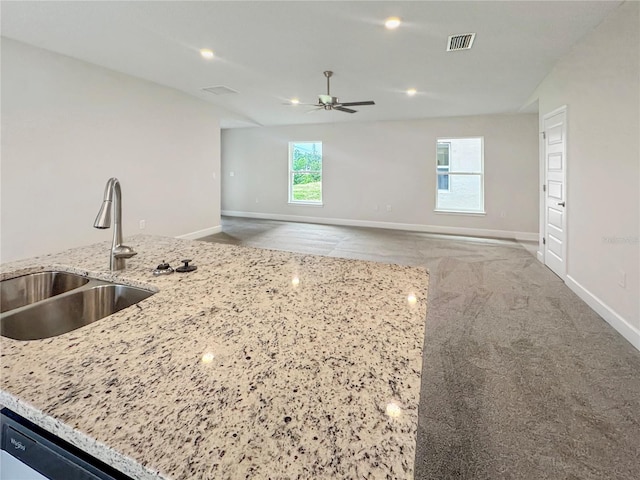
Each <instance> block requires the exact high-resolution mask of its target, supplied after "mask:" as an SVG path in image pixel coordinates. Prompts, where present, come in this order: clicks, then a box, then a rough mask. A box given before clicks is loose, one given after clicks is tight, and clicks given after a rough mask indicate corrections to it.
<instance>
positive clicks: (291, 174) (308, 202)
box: [287, 140, 324, 207]
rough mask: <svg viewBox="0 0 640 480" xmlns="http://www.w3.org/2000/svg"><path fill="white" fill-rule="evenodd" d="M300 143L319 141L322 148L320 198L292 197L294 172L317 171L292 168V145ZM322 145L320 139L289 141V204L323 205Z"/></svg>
mask: <svg viewBox="0 0 640 480" xmlns="http://www.w3.org/2000/svg"><path fill="white" fill-rule="evenodd" d="M302 143H319V144H320V146H321V148H322V149H323V153H321V154H320V170H319V172H320V200H295V199H294V198H293V185H294V184H293V178H294V175H295V174H296V173H304V174H313V173H318V171H316V170H293V150H294V145H298V144H302ZM323 147H324V146H323V145H322V141H321V140H296V141H290V142H289V158H288V160H287V163H288V177H289V179H288V187H287V198H288V200H287V203H288V204H289V205H304V206H308V207H322V206H323V205H324V194H323V183H324V182H323V176H324V175H323V172H324V148H323Z"/></svg>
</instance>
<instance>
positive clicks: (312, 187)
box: [289, 142, 322, 205]
mask: <svg viewBox="0 0 640 480" xmlns="http://www.w3.org/2000/svg"><path fill="white" fill-rule="evenodd" d="M289 203H301V204H311V205H322V142H290V143H289Z"/></svg>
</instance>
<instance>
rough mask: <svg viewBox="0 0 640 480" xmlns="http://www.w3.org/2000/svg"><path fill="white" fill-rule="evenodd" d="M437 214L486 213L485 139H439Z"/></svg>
mask: <svg viewBox="0 0 640 480" xmlns="http://www.w3.org/2000/svg"><path fill="white" fill-rule="evenodd" d="M436 176H437V186H438V188H437V190H436V211H439V212H454V213H484V139H483V138H482V137H472V138H439V139H438V142H437V150H436Z"/></svg>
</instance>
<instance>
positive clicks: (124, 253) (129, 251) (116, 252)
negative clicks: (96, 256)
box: [113, 245, 138, 258]
mask: <svg viewBox="0 0 640 480" xmlns="http://www.w3.org/2000/svg"><path fill="white" fill-rule="evenodd" d="M137 254H138V252H134V251H133V248H131V247H128V246H126V245H118V246H116V247H115V248H114V249H113V256H114V257H116V258H131V257H133V256H134V255H137Z"/></svg>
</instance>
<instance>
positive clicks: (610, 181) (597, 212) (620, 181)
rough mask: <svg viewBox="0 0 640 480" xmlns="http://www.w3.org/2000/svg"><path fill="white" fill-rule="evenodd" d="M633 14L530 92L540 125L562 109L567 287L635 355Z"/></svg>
mask: <svg viewBox="0 0 640 480" xmlns="http://www.w3.org/2000/svg"><path fill="white" fill-rule="evenodd" d="M639 10H640V4H639V3H638V2H627V3H625V4H623V5H622V6H620V7H619V8H618V9H617V10H615V11H614V12H613V13H612V14H611V15H610V16H609V17H607V19H605V21H604V22H603V23H602V24H601V25H599V26H598V27H597V28H596V29H595V30H594V31H593V32H592V33H591V34H590V35H588V36H587V37H586V38H585V39H584V40H583V41H582V42H580V44H579V45H578V46H577V47H576V48H574V50H573V51H572V52H570V54H569V55H567V56H566V57H565V58H563V59H562V60H561V61H560V62H559V63H558V64H557V65H556V66H555V68H554V69H553V70H552V72H551V73H550V74H549V76H548V77H547V78H546V79H545V80H544V81H543V82H542V84H541V85H540V86H539V87H538V90H537V94H536V95H537V96H538V99H539V109H540V120H541V121H542V117H543V116H544V115H545V114H546V113H548V112H551V111H553V110H554V109H556V108H558V107H560V106H562V105H567V128H568V130H567V218H568V225H567V231H568V236H567V274H568V277H567V284H568V285H569V286H570V287H572V288H573V289H574V290H575V291H576V292H577V293H578V294H579V295H581V296H582V297H583V298H584V299H585V300H587V302H588V303H591V305H592V306H593V307H594V308H595V309H596V310H597V311H598V312H599V313H600V314H601V315H603V316H604V317H605V319H607V320H608V321H609V322H610V323H612V325H614V326H615V327H616V328H617V329H618V330H620V332H621V333H623V334H624V335H625V336H626V337H627V338H628V339H629V340H630V341H631V342H632V343H634V344H635V345H636V347H637V348H638V349H640V278H639V277H640V275H639V271H640V255H639V250H640V245H639V241H638V237H639V222H640V194H639V192H640V167H639V165H640V148H639V140H638V137H639V136H640V134H639V132H640V122H639V116H640V115H639V112H640V108H639V107H640V68H639V57H640V33H639V31H640V11H639ZM541 125H542V123H541ZM540 168H541V169H542V168H543V163H542V162H541V167H540ZM541 211H542V210H541ZM540 225H541V227H540V228H541V231H542V228H543V227H542V226H543V225H544V219H543V218H542V217H541V218H540ZM622 272H624V273H625V274H626V287H621V286H620V285H619V284H618V282H619V281H620V280H621V279H620V277H621V275H622Z"/></svg>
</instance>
